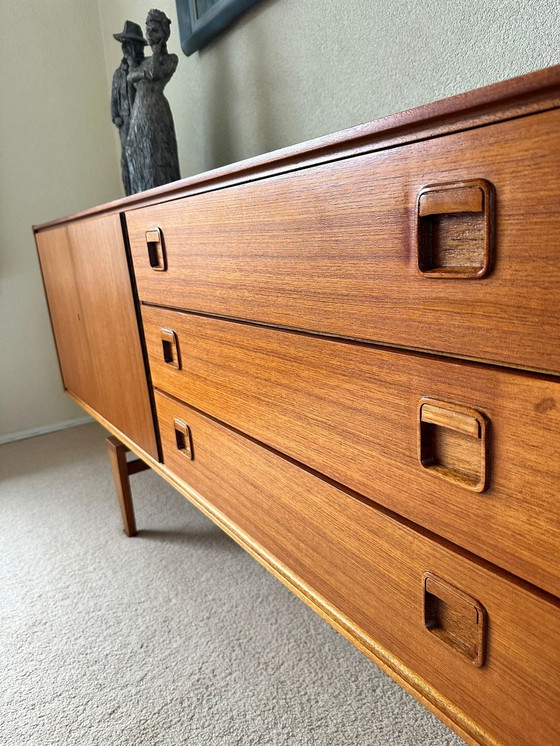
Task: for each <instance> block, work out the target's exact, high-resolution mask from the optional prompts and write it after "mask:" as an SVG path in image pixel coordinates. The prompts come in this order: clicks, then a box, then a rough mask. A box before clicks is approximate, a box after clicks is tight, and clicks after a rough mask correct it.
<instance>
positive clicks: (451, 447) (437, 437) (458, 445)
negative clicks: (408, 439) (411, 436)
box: [418, 397, 488, 492]
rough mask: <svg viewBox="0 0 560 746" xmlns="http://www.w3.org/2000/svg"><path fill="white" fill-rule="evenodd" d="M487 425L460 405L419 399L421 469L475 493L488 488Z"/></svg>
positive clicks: (478, 414) (474, 412) (472, 412)
mask: <svg viewBox="0 0 560 746" xmlns="http://www.w3.org/2000/svg"><path fill="white" fill-rule="evenodd" d="M487 433H488V422H487V420H486V418H485V416H484V415H483V414H482V413H481V412H479V411H478V410H476V409H472V408H471V407H466V406H464V405H462V404H455V403H451V402H446V401H442V400H440V399H430V398H428V397H424V398H423V399H420V406H419V430H418V448H419V458H420V464H421V465H422V467H423V468H424V469H427V470H429V471H430V472H432V473H433V474H435V475H436V476H438V477H441V478H443V479H447V480H448V481H450V482H454V483H455V484H457V485H459V486H461V487H465V488H467V489H469V490H473V491H474V492H483V491H484V490H485V489H486V487H487V481H488V464H487V460H488V459H487Z"/></svg>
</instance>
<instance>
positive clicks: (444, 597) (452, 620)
mask: <svg viewBox="0 0 560 746" xmlns="http://www.w3.org/2000/svg"><path fill="white" fill-rule="evenodd" d="M422 581H423V586H424V626H425V627H426V629H428V630H429V631H430V632H431V633H432V634H433V635H435V636H436V637H438V638H439V639H440V640H441V641H442V642H443V643H445V644H446V645H447V646H448V647H450V648H452V649H453V650H455V651H456V652H457V653H459V654H460V655H462V656H464V657H465V658H466V659H467V660H469V661H470V662H471V663H472V664H473V665H474V666H476V667H477V668H480V667H481V666H483V665H484V662H485V659H486V640H487V626H488V616H487V613H486V609H485V608H484V606H482V604H480V603H479V602H478V601H477V600H476V599H474V598H473V597H472V596H469V595H468V594H467V593H464V592H463V591H461V590H460V589H459V588H456V587H455V586H453V585H451V584H450V583H448V582H447V581H445V580H443V579H442V578H440V577H438V576H437V575H435V574H434V573H433V572H429V571H428V572H425V573H424V575H423V577H422Z"/></svg>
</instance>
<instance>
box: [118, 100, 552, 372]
mask: <svg viewBox="0 0 560 746" xmlns="http://www.w3.org/2000/svg"><path fill="white" fill-rule="evenodd" d="M477 180H482V182H480V183H478V182H477ZM434 184H435V185H449V184H454V185H455V186H454V188H452V189H447V187H446V188H445V189H443V190H440V191H438V190H435V191H434V190H428V191H424V193H423V194H421V192H422V191H423V190H425V188H426V187H427V186H430V185H434ZM461 184H463V186H461ZM465 185H466V186H465ZM485 190H487V191H485ZM488 190H489V191H488ZM559 190H560V112H559V111H557V110H555V111H551V112H546V113H543V114H538V115H533V116H529V117H524V118H520V119H517V120H512V121H508V122H503V123H500V124H495V125H492V126H488V127H484V128H481V129H478V130H470V131H466V132H462V133H457V134H453V135H448V136H445V137H440V138H435V139H432V140H428V141H426V142H420V143H416V144H412V145H406V146H403V147H400V148H394V149H391V150H388V151H385V152H379V153H374V154H369V155H364V156H359V157H356V158H351V159H345V160H342V161H340V162H335V163H330V164H326V165H323V166H318V167H314V168H308V169H303V170H301V171H299V172H294V173H292V174H287V175H283V176H278V177H274V178H270V179H266V180H261V181H256V182H254V183H248V184H245V185H242V186H236V187H233V188H229V189H224V190H219V191H216V192H213V193H207V194H201V195H197V196H193V197H188V198H185V199H182V200H177V201H174V202H167V203H164V204H161V205H154V206H148V207H145V208H141V209H138V210H131V211H129V212H128V213H127V216H126V218H127V224H128V232H129V236H130V243H131V248H132V254H133V261H134V267H135V272H136V277H137V281H138V287H139V293H140V297H141V299H142V300H144V301H148V302H151V303H155V304H158V305H166V306H172V307H176V308H182V309H187V310H194V311H201V312H204V313H214V314H216V315H222V316H230V317H234V318H239V319H250V320H258V321H262V322H267V323H272V324H276V325H281V326H288V327H292V328H300V329H307V330H311V331H319V332H324V333H328V334H334V335H337V336H346V337H353V338H357V339H366V340H372V341H377V342H382V343H388V344H393V345H398V346H404V347H410V348H416V349H425V350H433V351H436V352H442V353H446V354H452V355H458V356H465V357H471V358H476V359H484V360H489V361H497V362H505V363H508V364H511V365H521V366H526V367H529V368H534V369H539V370H544V371H556V372H558V371H560V325H559V324H558V321H557V316H556V314H555V313H553V312H552V311H551V309H555V308H558V307H559V305H560V261H559V254H558V246H559V245H560V211H559V202H558V192H559ZM492 202H493V205H492V204H491V203H492ZM481 205H483V206H484V209H483V211H482V212H478V213H477V212H476V211H477V210H479V209H480V207H481ZM484 210H487V212H486V213H485V212H484ZM445 211H449V212H445ZM492 216H493V217H492ZM487 218H488V219H487ZM154 228H159V229H160V231H161V235H160V238H161V240H162V242H163V253H164V254H165V256H163V255H161V253H160V248H161V247H160V241H159V239H158V238H157V234H155V233H154V231H153V229H154ZM147 232H148V235H146V234H147ZM487 233H488V235H487ZM487 239H488V240H487ZM487 243H488V251H489V257H487V258H485V253H486V249H485V246H486V244H487ZM148 247H150V250H148ZM419 247H420V248H419ZM419 255H420V256H419ZM487 260H488V261H487ZM150 261H152V264H153V265H154V266H150ZM419 264H420V266H419ZM440 265H441V266H440ZM461 267H462V270H461ZM161 270H163V271H161Z"/></svg>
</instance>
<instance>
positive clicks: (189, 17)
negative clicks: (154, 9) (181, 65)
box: [176, 0, 262, 56]
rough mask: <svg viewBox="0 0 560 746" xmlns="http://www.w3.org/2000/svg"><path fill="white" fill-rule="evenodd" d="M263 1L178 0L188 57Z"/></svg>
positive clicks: (180, 26) (183, 43) (180, 29)
mask: <svg viewBox="0 0 560 746" xmlns="http://www.w3.org/2000/svg"><path fill="white" fill-rule="evenodd" d="M259 2H262V0H176V4H177V16H178V21H179V34H180V37H181V49H182V50H183V52H184V53H185V54H186V55H187V56H189V55H191V54H193V52H197V51H198V50H199V49H202V47H204V46H206V44H208V42H210V41H212V39H214V38H215V37H216V36H217V35H218V34H220V33H221V32H222V31H224V29H226V28H227V27H228V26H230V25H231V24H232V23H233V22H234V21H236V20H237V19H238V18H239V17H240V16H242V15H243V14H244V13H246V12H247V11H248V10H250V9H251V8H252V7H253V6H254V5H257V3H259Z"/></svg>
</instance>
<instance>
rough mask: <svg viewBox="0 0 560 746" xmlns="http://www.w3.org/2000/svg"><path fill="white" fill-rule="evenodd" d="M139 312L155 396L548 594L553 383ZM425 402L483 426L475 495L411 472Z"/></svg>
mask: <svg viewBox="0 0 560 746" xmlns="http://www.w3.org/2000/svg"><path fill="white" fill-rule="evenodd" d="M142 313H143V318H144V327H145V332H146V342H147V347H148V355H149V358H150V367H151V372H152V379H153V382H154V385H155V386H156V387H157V388H159V389H161V390H163V391H165V392H168V393H170V394H173V395H174V396H176V397H177V398H179V399H182V400H183V401H186V402H187V403H189V404H192V405H193V406H196V407H198V408H200V409H202V410H203V411H205V412H208V413H209V414H211V415H214V416H215V417H217V418H219V419H220V420H222V421H224V422H227V423H229V424H231V425H233V426H234V427H236V428H238V429H239V430H241V431H243V432H245V433H247V434H249V435H251V436H252V437H254V438H257V439H258V440H260V441H262V442H264V443H267V444H269V445H271V446H272V447H274V448H276V449H278V450H279V451H281V452H283V453H285V454H287V455H289V456H291V457H293V458H295V459H297V460H298V461H301V462H303V463H305V464H308V465H309V466H311V467H313V468H314V469H316V470H317V471H319V472H321V473H323V474H326V475H327V476H329V477H331V478H332V479H335V480H337V481H338V482H341V483H342V484H346V485H348V486H349V487H352V488H353V489H355V490H356V491H358V492H360V493H361V494H363V495H366V496H368V497H370V498H371V499H372V500H375V501H376V502H378V503H381V504H382V505H385V506H386V507H388V508H390V509H392V510H394V511H396V512H397V513H399V514H401V515H404V516H407V517H408V518H410V519H411V520H413V521H415V522H416V523H418V524H420V525H423V526H426V527H428V528H430V529H431V530H433V531H435V532H436V533H438V534H440V535H442V536H445V537H447V538H448V539H450V540H451V541H454V542H455V543H457V544H459V545H460V546H463V547H466V548H468V549H470V550H471V551H473V552H475V553H477V554H480V555H481V556H483V557H485V558H486V559H488V560H490V561H492V562H495V563H496V564H498V565H500V566H502V567H504V568H506V569H508V570H510V571H511V572H513V573H515V574H517V575H520V576H521V577H524V578H526V579H527V580H530V581H531V582H533V583H536V584H537V585H539V586H541V587H543V588H546V589H547V590H549V591H551V592H553V593H557V594H558V593H560V573H559V567H558V563H557V558H558V555H559V548H560V521H559V518H558V517H559V512H558V484H560V461H559V459H558V453H559V452H560V407H559V406H558V402H560V384H559V383H558V382H556V381H552V380H550V379H547V378H545V377H538V376H530V375H528V374H525V373H514V372H512V371H508V370H503V369H497V368H492V367H489V366H484V365H479V364H467V363H457V362H451V361H449V360H441V359H437V358H433V357H429V356H426V355H417V354H412V353H404V352H396V351H390V350H384V349H379V348H375V347H370V346H367V345H357V344H352V343H348V342H338V341H332V340H326V339H320V338H316V337H314V336H310V335H302V334H297V333H293V332H282V331H279V330H274V329H267V328H263V327H258V326H252V325H249V324H240V323H235V322H231V321H223V320H218V319H212V318H206V317H201V316H196V315H194V314H186V313H179V312H173V311H167V310H165V309H159V308H152V307H148V306H144V307H143V310H142ZM162 327H163V328H168V329H173V330H174V331H175V332H176V334H177V337H178V343H179V349H180V354H181V359H182V369H181V370H177V369H176V368H174V367H173V366H171V365H167V364H165V363H164V362H163V355H162V347H161V328H162ZM426 396H429V397H432V398H434V399H438V400H442V401H444V402H445V401H447V402H455V403H458V404H462V405H465V406H467V407H471V408H473V409H475V410H477V411H478V412H481V413H482V414H484V415H485V417H486V418H487V419H488V421H489V427H490V434H489V441H490V444H489V455H488V460H489V463H488V469H489V478H488V489H487V490H486V491H485V492H483V493H481V494H480V495H478V494H474V493H473V492H472V491H471V490H470V489H465V488H464V487H461V486H459V485H457V484H452V483H451V482H447V481H445V480H443V479H441V478H438V477H436V476H433V475H432V474H431V473H430V470H428V469H424V468H422V466H421V464H420V460H419V455H418V453H419V448H418V426H419V417H420V415H419V405H420V403H421V400H422V399H423V398H424V397H426ZM546 403H548V404H546ZM447 445H448V448H450V449H451V451H452V453H453V454H456V453H457V449H455V448H454V444H449V443H448V444H447ZM441 447H442V448H445V444H443V445H442V446H441ZM477 447H478V448H480V446H479V445H478V444H477ZM195 448H196V446H195ZM444 453H445V451H444ZM453 457H454V458H455V455H453ZM444 458H445V460H446V461H448V460H449V459H448V458H447V457H446V456H444ZM451 463H452V465H455V466H457V467H458V468H460V467H461V463H459V464H453V462H451Z"/></svg>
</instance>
